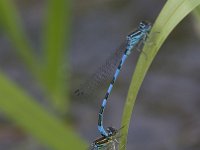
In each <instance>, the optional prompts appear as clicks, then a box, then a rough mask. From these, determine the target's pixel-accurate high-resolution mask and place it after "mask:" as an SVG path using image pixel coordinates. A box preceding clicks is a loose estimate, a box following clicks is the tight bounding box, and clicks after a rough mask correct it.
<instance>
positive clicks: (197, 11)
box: [193, 6, 200, 36]
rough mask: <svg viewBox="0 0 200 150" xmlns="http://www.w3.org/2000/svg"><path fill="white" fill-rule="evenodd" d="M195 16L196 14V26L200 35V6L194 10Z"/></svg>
mask: <svg viewBox="0 0 200 150" xmlns="http://www.w3.org/2000/svg"><path fill="white" fill-rule="evenodd" d="M193 16H194V19H195V20H194V26H195V29H196V31H197V34H198V35H199V36H200V6H198V7H197V8H196V9H195V10H194V11H193Z"/></svg>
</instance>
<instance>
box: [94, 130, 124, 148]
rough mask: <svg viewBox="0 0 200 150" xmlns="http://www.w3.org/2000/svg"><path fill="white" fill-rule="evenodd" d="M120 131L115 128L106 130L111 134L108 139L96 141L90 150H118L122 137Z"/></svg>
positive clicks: (103, 138)
mask: <svg viewBox="0 0 200 150" xmlns="http://www.w3.org/2000/svg"><path fill="white" fill-rule="evenodd" d="M120 129H121V128H120ZM120 129H119V130H120ZM119 130H117V129H115V128H113V127H108V128H107V129H106V131H107V132H108V133H109V135H108V137H105V136H102V137H100V138H99V139H97V140H95V141H94V142H93V143H92V144H91V147H90V150H117V149H118V145H119V138H120V137H121V135H120V132H119Z"/></svg>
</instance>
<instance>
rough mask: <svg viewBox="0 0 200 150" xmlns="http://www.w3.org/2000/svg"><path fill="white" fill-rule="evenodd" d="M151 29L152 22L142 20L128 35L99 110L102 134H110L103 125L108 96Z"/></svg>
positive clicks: (99, 123) (106, 135) (99, 126)
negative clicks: (125, 65)
mask: <svg viewBox="0 0 200 150" xmlns="http://www.w3.org/2000/svg"><path fill="white" fill-rule="evenodd" d="M150 30H151V24H150V23H149V22H145V21H142V22H140V24H139V26H138V28H137V30H135V31H134V32H132V33H131V34H129V35H128V36H127V45H126V50H125V51H124V53H123V56H122V58H121V61H120V63H119V64H118V67H117V69H116V71H115V74H114V76H113V79H112V80H111V82H110V85H109V88H108V90H107V92H106V94H105V96H104V99H103V102H102V105H101V108H100V110H99V117H98V130H99V131H100V133H101V135H102V136H105V137H108V136H109V133H108V132H107V131H106V130H105V129H104V127H103V112H104V109H105V107H106V103H107V99H108V96H109V95H110V93H111V91H112V88H113V85H114V83H115V81H116V79H117V77H118V75H119V73H120V70H121V68H122V65H123V64H124V62H125V60H126V58H127V57H128V55H130V53H131V52H132V49H133V48H135V47H136V46H137V45H138V44H140V42H144V41H145V40H146V38H147V35H148V33H149V31H150Z"/></svg>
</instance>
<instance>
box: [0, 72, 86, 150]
mask: <svg viewBox="0 0 200 150" xmlns="http://www.w3.org/2000/svg"><path fill="white" fill-rule="evenodd" d="M0 85H1V86H0V110H1V111H2V112H4V113H5V114H6V115H7V116H8V117H9V118H11V119H12V120H13V121H14V123H16V124H17V125H18V126H20V127H21V128H22V129H23V130H24V131H26V132H27V133H30V134H31V135H32V136H33V137H35V138H36V139H38V140H39V141H40V142H41V143H42V144H45V145H47V146H49V147H50V148H53V149H55V150H66V149H75V150H76V149H77V150H79V149H80V150H81V149H84V148H86V144H85V143H84V142H83V141H82V140H80V138H78V136H77V135H75V134H74V131H73V130H72V128H70V127H68V126H65V125H64V124H63V123H61V121H60V120H58V119H57V118H56V117H55V116H53V115H52V114H50V113H48V112H47V111H45V110H44V108H42V107H41V106H39V104H38V103H36V101H35V100H33V99H32V98H30V97H29V96H28V95H26V94H25V93H24V92H23V91H22V90H21V89H20V88H19V87H18V86H16V85H14V84H13V83H12V82H11V81H9V80H8V79H7V78H6V77H5V76H3V75H2V74H1V73H0Z"/></svg>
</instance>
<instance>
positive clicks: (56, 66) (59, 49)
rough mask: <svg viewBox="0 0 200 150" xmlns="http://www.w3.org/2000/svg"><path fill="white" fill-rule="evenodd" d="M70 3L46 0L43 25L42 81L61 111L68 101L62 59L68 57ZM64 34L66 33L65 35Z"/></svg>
mask: <svg viewBox="0 0 200 150" xmlns="http://www.w3.org/2000/svg"><path fill="white" fill-rule="evenodd" d="M70 6H71V3H70V1H68V0H58V1H57V0H49V1H48V2H47V14H46V17H45V18H46V20H45V26H44V35H43V37H44V39H43V49H44V61H45V62H44V63H45V64H44V71H43V78H42V80H43V83H44V85H45V87H46V89H47V93H49V94H50V96H51V99H52V102H53V104H54V106H55V108H56V109H57V110H58V111H60V112H61V113H64V112H66V110H67V107H68V101H67V98H66V96H68V95H69V94H68V93H67V92H68V91H67V89H66V88H67V87H66V85H67V84H68V85H69V82H68V83H66V82H67V81H69V80H68V78H69V70H68V71H65V72H67V74H65V75H63V72H64V71H63V70H64V69H69V65H68V66H67V67H66V68H64V69H63V64H64V59H66V58H67V60H69V59H68V53H67V52H66V51H65V48H66V46H67V48H68V42H69V35H70V34H69V29H70V18H71V17H70V16H71V13H70V12H71V9H70V8H71V7H70ZM66 35H68V36H67V37H66Z"/></svg>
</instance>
